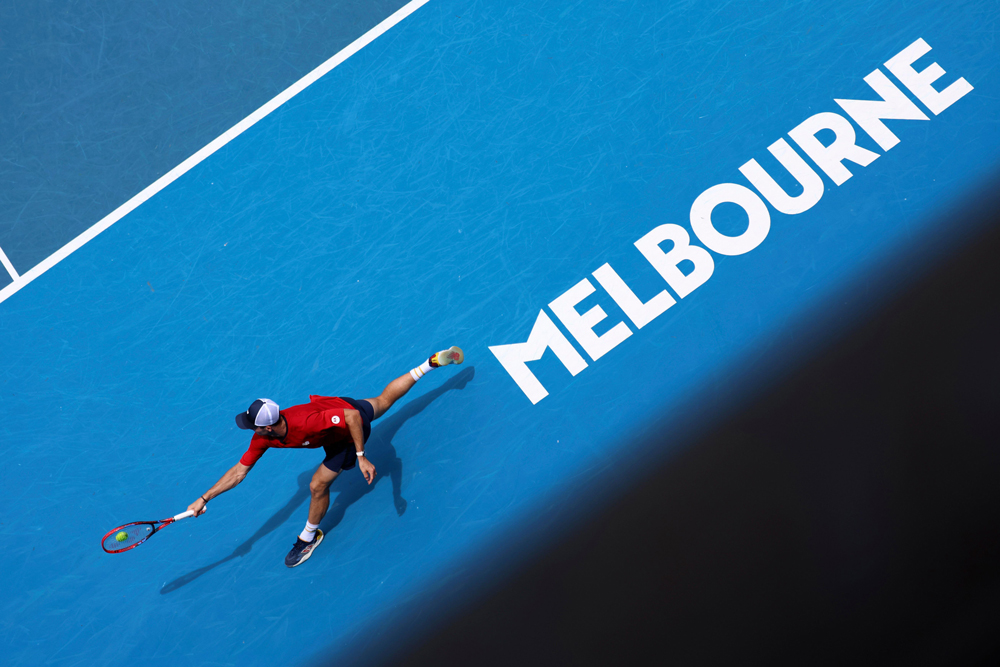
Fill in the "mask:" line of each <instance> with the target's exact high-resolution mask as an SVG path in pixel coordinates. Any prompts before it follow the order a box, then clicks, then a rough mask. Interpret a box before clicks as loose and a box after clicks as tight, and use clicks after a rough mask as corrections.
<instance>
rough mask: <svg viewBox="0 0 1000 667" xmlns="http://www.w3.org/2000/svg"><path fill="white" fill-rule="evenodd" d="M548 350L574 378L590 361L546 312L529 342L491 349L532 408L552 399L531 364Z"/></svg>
mask: <svg viewBox="0 0 1000 667" xmlns="http://www.w3.org/2000/svg"><path fill="white" fill-rule="evenodd" d="M546 348H551V349H552V351H553V352H555V353H556V356H557V357H559V361H561V362H562V363H563V366H565V367H566V370H568V371H569V372H570V374H572V375H576V374H577V373H579V372H580V371H582V370H583V369H584V368H586V367H587V362H586V361H584V360H583V357H582V356H580V353H579V352H577V351H576V348H574V347H573V344H572V343H570V342H569V340H568V339H567V338H566V336H564V335H562V332H561V331H559V329H557V328H556V325H555V324H554V323H553V322H552V320H551V319H549V316H548V315H546V314H545V311H544V310H541V311H539V312H538V319H537V320H535V326H533V327H531V333H530V334H529V335H528V342H526V343H511V344H510V345H493V346H491V347H490V352H492V353H493V354H494V355H495V356H496V358H497V359H498V360H499V361H500V364H501V365H502V366H503V367H504V369H505V370H506V371H507V372H508V373H510V376H511V377H512V378H514V382H516V383H517V386H518V387H520V388H521V391H523V392H524V395H525V396H527V397H528V400H530V401H531V403H532V405H534V404H535V403H538V401H540V400H542V399H543V398H545V397H546V396H548V395H549V392H547V391H546V390H545V387H543V386H542V383H541V382H539V381H538V378H536V377H535V376H534V375H533V374H532V372H531V371H530V370H528V364H527V362H529V361H537V360H539V359H541V358H542V355H543V354H544V353H545V349H546Z"/></svg>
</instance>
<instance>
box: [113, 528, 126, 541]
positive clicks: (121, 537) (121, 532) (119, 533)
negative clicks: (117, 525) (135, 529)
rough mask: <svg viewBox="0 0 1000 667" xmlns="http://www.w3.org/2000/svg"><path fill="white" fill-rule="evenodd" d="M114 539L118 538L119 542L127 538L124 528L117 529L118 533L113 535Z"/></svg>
mask: <svg viewBox="0 0 1000 667" xmlns="http://www.w3.org/2000/svg"><path fill="white" fill-rule="evenodd" d="M115 539H116V540H118V541H119V542H124V541H125V540H127V539H128V533H126V532H125V531H124V530H122V531H119V532H118V534H117V535H115Z"/></svg>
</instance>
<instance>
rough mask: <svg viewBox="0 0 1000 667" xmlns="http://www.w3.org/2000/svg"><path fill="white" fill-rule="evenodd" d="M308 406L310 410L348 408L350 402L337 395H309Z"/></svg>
mask: <svg viewBox="0 0 1000 667" xmlns="http://www.w3.org/2000/svg"><path fill="white" fill-rule="evenodd" d="M309 406H310V408H311V409H312V410H333V409H335V408H349V407H351V404H350V403H348V402H347V401H345V400H344V399H342V398H340V397H339V396H310V397H309Z"/></svg>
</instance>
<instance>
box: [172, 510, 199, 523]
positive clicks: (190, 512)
mask: <svg viewBox="0 0 1000 667" xmlns="http://www.w3.org/2000/svg"><path fill="white" fill-rule="evenodd" d="M189 516H194V510H188V511H187V512H182V513H180V514H178V515H177V516H175V517H174V521H180V520H181V519H186V518H188V517H189Z"/></svg>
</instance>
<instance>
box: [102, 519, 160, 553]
mask: <svg viewBox="0 0 1000 667" xmlns="http://www.w3.org/2000/svg"><path fill="white" fill-rule="evenodd" d="M152 534H153V525H152V524H149V523H140V524H136V525H132V526H122V527H121V528H118V529H116V530H113V531H111V533H109V534H108V536H107V537H105V538H104V550H105V551H121V550H123V549H128V548H129V547H134V546H135V545H136V544H138V543H139V542H142V541H143V540H144V539H146V538H147V537H149V536H150V535H152Z"/></svg>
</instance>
